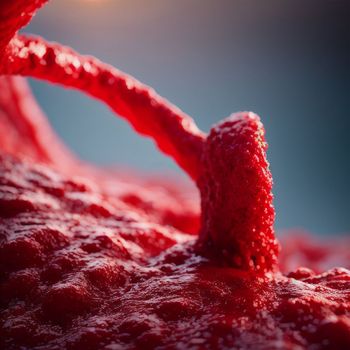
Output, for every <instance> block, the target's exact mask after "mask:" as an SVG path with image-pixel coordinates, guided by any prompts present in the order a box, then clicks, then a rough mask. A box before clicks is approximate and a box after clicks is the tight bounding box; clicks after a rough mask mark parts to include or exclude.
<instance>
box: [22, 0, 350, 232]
mask: <svg viewBox="0 0 350 350" xmlns="http://www.w3.org/2000/svg"><path fill="white" fill-rule="evenodd" d="M348 4H349V2H348V1H347V0H344V1H336V0H334V1H326V0H321V1H320V0H312V1H311V0H307V1H305V0H288V1H287V0H285V1H280V0H265V1H261V0H254V1H252V0H219V1H217V0H210V1H209V0H208V1H207V0H177V1H172V0H147V1H146V0H144V1H141V0H85V1H84V0H60V1H58V0H57V1H52V2H51V3H50V4H49V5H47V6H46V7H45V8H44V9H43V10H41V11H40V12H39V13H38V15H37V16H36V17H35V19H34V20H33V21H32V23H31V24H30V25H29V26H28V28H26V31H28V32H32V33H36V34H41V35H43V36H44V37H45V38H47V39H49V40H56V41H60V42H62V43H64V44H67V45H70V46H73V47H74V48H75V49H76V50H78V51H80V52H81V53H89V54H93V55H96V56H98V57H99V58H100V59H102V60H104V61H106V62H109V63H111V64H113V65H115V66H116V67H118V68H120V69H122V70H124V71H126V72H128V73H130V74H132V75H134V76H136V77H137V78H138V79H139V80H141V81H142V82H145V83H147V84H149V85H151V86H153V87H154V88H156V90H157V91H158V92H159V93H160V94H161V95H163V96H165V97H166V98H168V99H169V100H171V101H172V102H174V103H175V104H177V105H178V106H179V107H181V108H182V109H183V110H184V111H186V112H187V113H189V114H190V115H191V116H193V117H194V118H195V119H196V121H197V123H198V125H199V126H200V127H201V128H202V129H203V130H205V131H208V130H209V128H210V125H211V124H213V123H214V122H216V121H218V120H219V119H221V118H223V117H225V116H227V115H229V114H230V113H231V112H234V111H239V110H253V111H255V112H257V113H258V114H260V115H261V116H262V118H263V121H264V123H265V126H266V129H267V138H268V141H269V144H270V149H269V160H270V162H271V167H272V171H273V175H274V181H275V187H274V193H275V197H276V200H275V205H276V208H277V222H276V225H277V228H278V229H282V228H290V227H302V228H305V229H307V230H310V231H312V232H316V233H321V234H326V233H346V232H350V204H349V200H350V182H349V170H350V156H349V151H350V142H349V139H350V137H349V132H350V123H349V115H348V113H349V107H350V103H349V102H350V79H349V63H350V55H349V45H350V40H349V39H350V38H349V24H348V23H349V18H350V17H349V15H350V6H349V5H348ZM31 85H32V87H33V89H34V92H35V95H36V96H37V98H38V99H39V101H40V104H41V105H42V107H43V109H44V110H45V112H46V113H47V114H48V116H49V117H50V121H51V123H52V125H53V126H54V128H55V129H56V131H57V132H58V134H59V135H60V136H61V137H62V138H63V139H64V140H65V142H66V143H67V144H68V145H69V146H70V147H71V148H72V149H73V150H74V151H75V152H76V153H77V154H78V155H80V156H81V157H82V158H84V159H87V160H90V161H93V162H96V163H99V164H120V165H126V166H132V167H136V168H141V169H143V170H152V171H154V170H157V171H158V170H159V171H164V170H166V169H170V170H173V171H179V170H178V169H177V168H176V166H175V165H174V164H173V163H172V161H170V160H169V159H167V158H166V157H164V156H163V155H161V154H160V153H159V152H158V151H157V150H156V149H155V147H154V146H153V143H152V142H151V141H149V140H147V139H144V138H141V137H139V136H137V135H136V134H135V133H134V132H133V131H132V130H131V128H130V127H129V126H128V125H127V124H126V123H125V122H124V121H122V120H120V119H118V118H115V117H113V115H112V113H111V112H110V111H109V110H108V109H107V108H106V107H104V106H102V105H101V104H99V103H97V102H96V101H94V100H91V99H89V98H87V97H85V96H83V95H82V94H80V93H77V92H72V91H68V90H63V89H60V88H57V87H51V86H48V85H46V84H43V83H39V82H34V81H32V82H31ZM179 174H180V172H179ZM179 176H180V175H179Z"/></svg>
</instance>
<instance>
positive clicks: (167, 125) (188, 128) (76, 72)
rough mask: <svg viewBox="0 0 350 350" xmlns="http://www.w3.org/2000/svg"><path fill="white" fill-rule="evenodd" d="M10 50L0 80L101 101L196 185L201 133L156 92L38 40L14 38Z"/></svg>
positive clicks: (70, 52)
mask: <svg viewBox="0 0 350 350" xmlns="http://www.w3.org/2000/svg"><path fill="white" fill-rule="evenodd" d="M9 47H10V55H9V59H8V61H7V63H6V64H4V67H3V70H2V73H3V74H20V75H29V76H32V77H35V78H39V79H44V80H48V81H50V82H53V83H59V84H62V85H64V86H68V87H72V88H76V89H79V90H81V91H83V92H86V93H88V94H89V95H91V96H93V97H96V98H98V99H100V100H102V101H104V102H105V103H106V104H107V105H109V106H110V107H111V108H112V109H113V110H114V111H115V112H116V113H117V114H119V115H121V116H123V117H124V118H126V119H127V120H128V121H129V122H130V123H131V124H132V125H133V127H134V128H135V130H136V131H138V132H139V133H141V134H143V135H148V136H151V137H152V138H153V139H154V140H155V142H156V143H157V145H158V147H159V148H160V149H161V150H162V151H163V152H164V153H166V154H168V155H170V156H172V157H173V158H174V159H175V160H176V162H177V163H178V164H179V165H180V166H181V167H182V168H183V169H184V170H185V171H186V172H187V173H188V174H189V175H190V176H191V177H192V178H193V179H195V180H196V178H197V177H198V172H199V170H198V169H199V161H200V154H201V147H202V143H203V141H204V137H205V136H204V133H202V132H201V131H200V130H199V129H198V128H197V127H196V125H195V123H194V122H193V120H192V119H191V118H190V117H189V116H188V115H186V114H185V113H183V112H182V111H181V110H179V109H178V108H176V107H175V106H173V105H171V104H170V103H169V102H168V101H166V100H165V99H163V98H161V97H160V96H159V95H157V94H156V92H155V91H154V90H152V89H151V88H149V87H147V86H145V85H143V84H141V83H140V82H138V81H137V80H136V79H134V78H132V77H130V76H128V75H126V74H124V73H122V72H120V71H119V70H117V69H115V68H113V67H111V66H109V65H107V64H104V63H102V62H101V61H99V60H97V59H95V58H93V57H87V56H81V55H79V54H77V53H76V52H75V51H73V50H72V49H70V48H67V47H62V46H60V45H58V44H54V43H47V42H45V41H44V40H43V39H41V38H28V37H24V36H18V37H15V38H14V39H12V40H11V42H10V45H9Z"/></svg>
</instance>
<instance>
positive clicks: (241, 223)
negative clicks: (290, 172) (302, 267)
mask: <svg viewBox="0 0 350 350" xmlns="http://www.w3.org/2000/svg"><path fill="white" fill-rule="evenodd" d="M264 133H265V132H264V128H263V125H262V124H261V122H260V119H259V117H258V116H257V115H255V114H253V113H249V112H242V113H237V114H234V115H232V116H231V117H229V118H227V119H225V120H223V121H222V122H220V123H219V124H217V125H215V126H214V127H213V128H212V129H211V131H210V134H209V136H208V137H207V140H206V143H205V146H204V150H203V156H202V157H203V159H202V162H203V164H202V172H201V177H200V178H199V181H198V187H199V189H200V192H201V202H202V205H201V208H202V228H201V235H200V246H201V247H200V249H203V248H204V250H205V251H206V252H207V253H208V254H210V255H216V257H218V258H219V260H221V261H222V262H224V263H226V264H228V265H231V266H236V267H239V268H244V269H256V270H262V271H264V270H270V269H271V268H272V267H273V266H274V265H275V264H276V262H277V261H276V259H277V253H278V244H277V242H276V239H275V237H274V231H273V223H274V216H275V212H274V208H273V205H272V200H273V197H272V192H271V190H272V176H271V173H270V171H269V164H268V162H267V160H266V149H267V144H266V142H265V138H264Z"/></svg>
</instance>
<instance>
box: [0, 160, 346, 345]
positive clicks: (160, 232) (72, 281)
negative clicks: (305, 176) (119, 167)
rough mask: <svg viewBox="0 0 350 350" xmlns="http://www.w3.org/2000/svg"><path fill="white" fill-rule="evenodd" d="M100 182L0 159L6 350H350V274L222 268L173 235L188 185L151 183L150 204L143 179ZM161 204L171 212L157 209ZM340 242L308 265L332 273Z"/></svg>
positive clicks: (0, 310) (0, 293)
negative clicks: (183, 189) (135, 198)
mask: <svg viewBox="0 0 350 350" xmlns="http://www.w3.org/2000/svg"><path fill="white" fill-rule="evenodd" d="M104 178H105V181H104V185H101V181H98V180H96V179H94V177H91V175H89V176H85V177H81V176H80V177H74V176H72V175H70V176H69V177H67V176H64V175H62V174H60V173H58V172H56V171H53V170H52V169H51V168H50V167H47V166H44V165H40V164H32V163H31V162H27V161H24V160H23V159H18V158H16V157H13V156H9V155H6V154H2V155H1V156H0V334H1V337H0V348H1V349H7V350H15V349H19V348H29V349H37V350H39V349H43V348H44V349H47V350H51V349H52V350H54V349H55V350H56V349H81V350H83V349H84V350H86V349H105V350H111V349H135V348H138V349H155V348H156V349H179V348H180V349H232V348H244V349H266V350H267V349H310V350H311V349H347V348H348V347H349V345H350V322H349V319H350V272H349V271H348V270H346V269H344V268H343V269H342V268H335V269H331V270H329V271H327V272H324V273H322V274H318V275H317V274H315V272H313V271H312V270H310V269H306V268H298V269H296V270H294V271H289V276H284V275H282V274H279V273H274V274H263V275H256V274H255V273H253V272H247V271H242V270H240V269H234V268H229V267H222V266H218V265H217V264H215V263H213V261H212V260H210V259H207V258H204V257H201V256H199V255H197V253H196V251H195V249H196V247H195V245H196V239H195V236H193V235H192V236H191V235H188V234H185V233H183V230H184V229H185V228H184V227H183V228H181V229H180V230H177V229H176V228H174V222H176V220H174V218H177V222H178V223H181V222H183V221H184V219H183V217H184V216H185V215H186V214H187V213H188V212H189V208H190V206H188V207H187V208H185V207H184V208H182V206H183V203H184V202H183V199H182V198H181V194H180V193H181V189H179V190H177V192H176V191H174V190H170V189H168V188H169V185H161V184H158V186H154V187H153V188H152V187H149V186H148V185H147V183H143V187H146V188H147V187H149V191H150V194H149V195H148V196H146V195H145V194H143V193H142V191H141V189H142V184H141V185H138V182H141V181H142V180H137V179H130V182H128V181H127V180H124V181H123V180H122V179H120V178H119V177H118V176H116V175H115V174H105V176H104ZM107 178H109V180H108V181H107V180H106V179H107ZM125 187H128V188H129V190H130V194H134V195H135V196H136V195H138V196H139V201H138V202H137V204H130V202H129V200H125V198H128V196H126V195H125V194H122V193H123V191H125ZM118 190H119V191H120V192H119V194H118ZM176 193H177V194H176ZM159 201H162V203H163V206H164V207H163V209H161V208H154V209H153V210H152V203H156V204H157V203H158V202H159ZM175 203H177V206H178V209H177V211H172V208H173V207H174V204H175ZM144 205H145V206H144ZM170 211H172V213H173V216H172V219H171V220H169V219H168V218H169V215H168V213H169V212H170ZM167 212H168V213H167ZM196 218H197V217H196V216H193V219H192V220H194V219H196ZM189 221H190V220H189ZM342 244H346V243H345V242H344V243H341V242H339V246H338V247H333V250H328V251H327V249H328V248H327V245H323V246H321V244H319V245H320V246H319V248H318V249H322V250H323V251H324V253H323V254H324V257H323V260H322V261H321V262H319V264H317V263H316V261H315V260H314V257H313V254H312V253H311V250H310V249H311V248H309V252H310V253H309V255H308V253H307V250H305V251H304V252H303V255H304V256H305V258H304V259H306V258H307V257H308V258H309V259H310V260H311V261H313V264H314V265H315V266H316V265H317V266H319V267H325V266H322V263H323V261H329V262H331V265H330V266H332V265H333V264H334V263H335V261H337V260H336V259H338V258H339V252H341V245H342ZM291 247H293V245H291ZM286 259H287V260H289V261H295V260H297V259H301V258H300V252H299V251H294V252H293V251H289V252H288V256H287V257H286ZM283 260H284V259H283ZM287 260H286V261H285V263H286V264H288V263H287ZM333 266H334V265H333ZM328 267H329V266H328ZM347 267H349V261H348V266H347Z"/></svg>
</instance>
